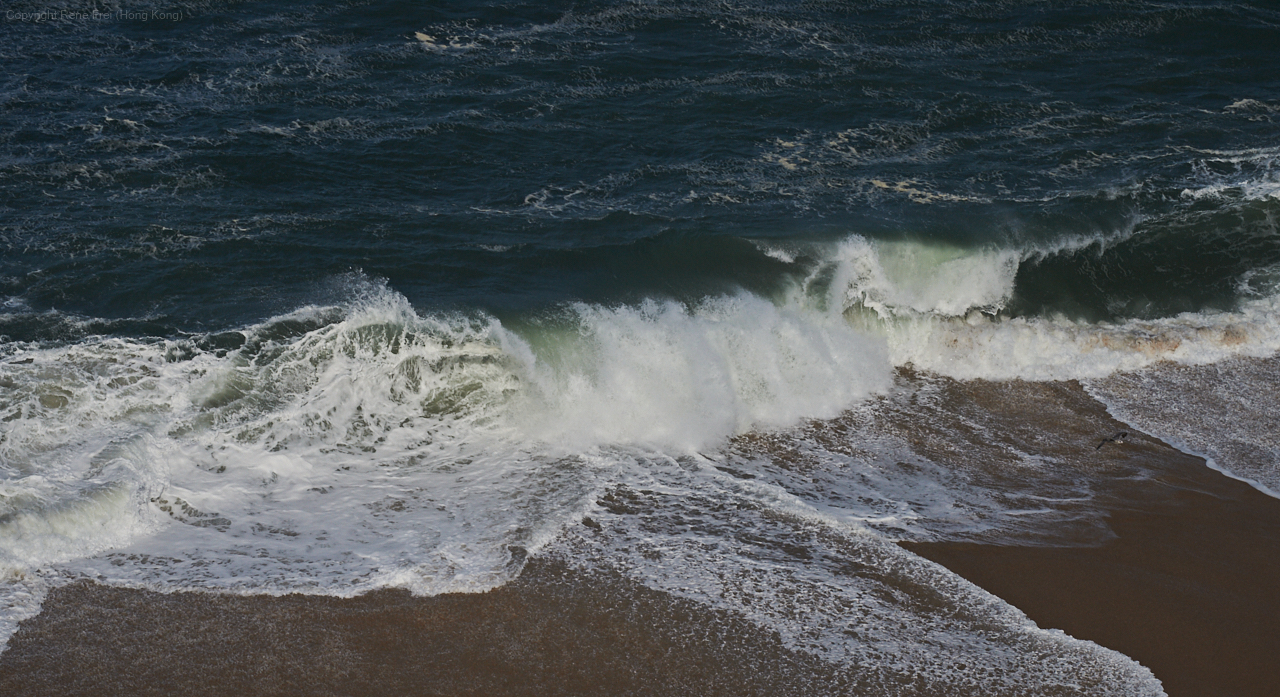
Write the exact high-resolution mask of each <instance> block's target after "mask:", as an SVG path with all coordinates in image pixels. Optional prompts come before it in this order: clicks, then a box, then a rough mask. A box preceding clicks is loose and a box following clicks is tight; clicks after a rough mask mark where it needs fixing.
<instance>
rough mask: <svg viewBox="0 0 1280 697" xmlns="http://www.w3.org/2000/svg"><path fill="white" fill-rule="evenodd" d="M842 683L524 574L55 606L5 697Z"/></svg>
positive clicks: (809, 663) (748, 689) (563, 576)
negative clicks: (429, 588)
mask: <svg viewBox="0 0 1280 697" xmlns="http://www.w3.org/2000/svg"><path fill="white" fill-rule="evenodd" d="M850 680H851V677H850V676H849V675H848V674H847V672H846V671H841V670H839V669H835V668H833V667H832V666H830V665H827V664H823V663H822V662H820V661H817V660H815V659H814V658H812V657H811V656H808V655H805V654H797V653H794V652H791V651H788V650H787V649H786V648H784V647H783V646H782V645H781V643H780V641H779V640H778V638H777V637H776V636H775V635H773V634H770V633H768V632H765V631H762V630H760V629H759V628H757V627H755V626H753V625H751V624H749V623H747V622H745V621H743V620H741V619H739V618H736V617H734V616H732V615H730V614H727V613H722V612H716V611H712V610H708V609H706V608H703V607H701V606H699V605H697V604H695V603H692V602H689V601H685V600H680V599H677V598H675V597H672V596H670V595H668V594H665V593H661V592H658V591H653V590H649V589H645V588H642V587H640V586H638V585H636V584H634V583H631V582H629V581H626V580H624V579H622V578H619V577H616V576H609V575H603V574H595V575H593V576H590V577H588V576H584V575H581V574H578V573H574V572H571V571H569V570H567V569H565V568H564V567H563V566H562V565H560V564H557V563H556V562H549V561H545V560H533V561H531V562H530V563H529V565H528V566H527V567H526V568H525V571H524V573H523V574H522V575H521V577H520V578H519V579H517V580H516V581H515V582H513V583H510V584H508V585H507V586H504V587H502V588H499V589H496V590H493V591H490V592H488V593H483V594H474V595H463V594H459V595H446V596H438V597H433V598H414V597H412V596H411V595H409V594H408V593H407V592H402V591H381V592H375V593H371V594H368V595H365V596H362V597H359V598H353V599H338V598H328V597H307V596H299V595H292V596H286V597H282V598H269V597H260V596H259V597H237V596H221V595H209V594H200V593H175V594H171V595H165V594H159V593H151V592H146V591H136V590H120V589H114V588H108V587H105V586H101V585H96V584H90V583H75V584H72V585H70V586H66V587H63V588H59V589H57V590H55V591H53V592H52V593H51V594H50V595H49V598H48V599H47V601H46V602H45V605H44V610H43V612H41V614H40V615H39V616H38V617H36V618H34V619H33V620H29V621H27V622H25V623H23V626H22V629H21V630H20V631H19V632H18V634H16V635H15V636H14V637H13V639H11V641H10V648H9V650H8V651H7V652H6V653H5V654H4V657H3V660H0V694H3V695H32V696H36V695H94V696H100V695H175V694H191V695H395V696H397V697H403V696H406V695H476V696H481V695H483V696H486V697H492V696H496V695H725V696H726V697H728V696H731V695H733V696H736V695H761V696H764V695H825V694H830V692H828V689H833V690H834V691H835V692H848V691H850V689H851V688H853V689H856V686H854V685H852V684H851V683H850Z"/></svg>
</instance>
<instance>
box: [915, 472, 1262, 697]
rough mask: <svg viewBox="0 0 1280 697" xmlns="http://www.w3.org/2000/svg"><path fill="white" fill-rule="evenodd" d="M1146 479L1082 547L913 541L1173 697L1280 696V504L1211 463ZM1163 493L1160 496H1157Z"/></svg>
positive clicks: (920, 549) (919, 550) (930, 556)
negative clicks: (1138, 502)
mask: <svg viewBox="0 0 1280 697" xmlns="http://www.w3.org/2000/svg"><path fill="white" fill-rule="evenodd" d="M1182 474H1183V475H1184V476H1183V477H1173V476H1171V477H1169V478H1167V479H1164V480H1162V481H1156V482H1150V483H1148V485H1149V486H1148V487H1143V488H1144V489H1146V491H1142V492H1141V493H1142V494H1143V495H1144V498H1145V497H1147V496H1150V495H1152V494H1158V493H1163V494H1164V496H1165V500H1164V501H1162V502H1161V503H1162V505H1160V506H1159V507H1158V508H1155V507H1150V502H1149V501H1144V502H1143V503H1145V504H1147V505H1144V506H1143V507H1140V508H1139V507H1134V508H1132V509H1125V508H1121V509H1118V510H1115V511H1113V512H1112V513H1111V515H1110V517H1109V524H1110V527H1111V529H1112V530H1113V531H1114V532H1115V533H1116V534H1117V535H1118V538H1117V539H1115V540H1113V541H1111V542H1109V543H1107V544H1105V545H1103V546H1101V547H1086V548H1056V547H1003V546H995V545H977V544H913V545H904V546H905V547H907V548H908V549H910V550H911V551H913V552H915V553H917V554H920V555H921V556H924V557H926V558H928V559H931V560H933V561H936V562H938V563H940V564H942V565H943V566H946V567H947V568H949V569H951V570H952V571H955V572H956V573H958V574H960V575H961V576H963V577H965V578H966V579H968V580H970V581H972V582H974V583H975V584H977V585H979V586H982V587H983V588H985V589H987V590H988V591H991V592H992V593H994V594H995V595H998V596H1000V597H1001V598H1003V599H1004V600H1006V601H1008V602H1009V603H1011V604H1013V605H1014V606H1016V607H1018V608H1019V609H1021V610H1022V611H1023V612H1025V613H1026V614H1027V615H1028V616H1029V617H1030V618H1031V619H1032V620H1034V621H1035V622H1036V624H1038V625H1040V626H1041V627H1054V628H1057V629H1061V630H1063V631H1065V632H1066V633H1068V634H1070V635H1071V636H1074V637H1076V638H1079V639H1089V640H1092V641H1095V642H1097V643H1099V644H1102V645H1103V646H1106V647H1108V648H1112V649H1115V650H1117V651H1119V652H1121V653H1124V654H1126V655H1128V656H1130V657H1132V658H1134V659H1136V660H1137V661H1138V662H1139V663H1142V664H1143V665H1145V666H1147V667H1148V668H1150V669H1151V671H1152V672H1153V673H1155V675H1156V677H1157V678H1159V679H1160V680H1161V681H1162V682H1163V683H1164V687H1165V691H1166V692H1167V693H1168V694H1169V695H1170V697H1197V696H1198V697H1217V696H1221V697H1246V696H1256V697H1269V696H1272V695H1275V694H1277V690H1278V689H1280V688H1278V687H1277V686H1280V593H1277V592H1276V591H1277V589H1280V501H1276V500H1275V499H1272V498H1270V497H1267V496H1265V495H1263V494H1261V493H1258V492H1257V491H1255V490H1254V489H1252V488H1251V487H1249V486H1248V485H1245V484H1243V483H1240V482H1237V481H1235V480H1231V479H1228V478H1226V477H1224V476H1221V475H1219V474H1217V473H1216V472H1213V471H1211V470H1208V469H1207V468H1206V469H1205V470H1204V471H1203V472H1196V471H1194V470H1191V471H1185V472H1183V473H1182ZM1153 488H1155V489H1157V490H1153ZM1158 489H1163V492H1160V491H1158Z"/></svg>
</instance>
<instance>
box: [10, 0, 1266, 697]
mask: <svg viewBox="0 0 1280 697" xmlns="http://www.w3.org/2000/svg"><path fill="white" fill-rule="evenodd" d="M13 8H14V9H13V10H12V11H10V10H6V12H8V14H7V15H6V18H5V21H4V24H3V31H4V33H5V39H6V40H5V41H4V42H0V43H2V44H3V45H2V46H0V61H3V64H4V66H5V68H6V69H5V71H4V76H3V78H0V192H3V194H2V196H0V250H2V252H0V478H2V480H0V574H3V576H4V581H3V582H0V583H3V585H4V589H5V590H4V591H3V592H4V594H5V597H6V598H7V600H6V605H5V609H4V610H3V615H4V616H3V621H4V623H5V626H6V627H7V628H8V629H7V630H6V632H11V631H12V630H13V628H14V627H15V626H16V622H17V621H18V620H20V619H21V618H23V617H25V616H29V615H30V614H32V613H34V612H36V611H38V607H39V601H40V598H41V597H42V595H43V593H44V592H45V591H46V590H47V588H48V587H50V585H52V584H61V583H65V582H67V581H68V580H71V579H76V578H84V577H88V578H94V579H98V580H100V581H102V582H106V583H113V584H121V585H127V586H146V587H155V588H163V589H174V588H200V589H211V590H225V591H237V592H256V593H284V592H293V591H301V592H308V593H323V594H336V595H350V594H354V593H359V592H362V591H365V590H369V589H372V588H379V587H387V586H395V587H406V588H410V589H412V590H414V591H415V592H420V593H440V592H446V591H459V590H461V591H468V590H482V589H485V588H490V587H493V586H494V585H497V584H501V583H504V582H505V581H507V580H508V579H510V578H512V576H513V575H514V574H517V573H518V572H519V570H520V568H521V566H522V565H523V563H524V560H525V559H527V558H528V556H529V555H531V554H539V553H546V554H551V553H554V554H557V555H565V556H567V558H570V559H573V560H575V561H574V562H573V563H576V564H582V565H587V566H592V565H596V566H608V567H609V568H613V569H621V570H623V572H624V573H626V574H629V575H631V576H632V577H634V578H636V579H638V580H640V581H642V582H644V583H646V584H649V585H651V586H653V587H656V588H661V589H663V590H668V591H671V592H675V593H680V594H684V595H686V596H687V597H689V598H692V599H694V600H697V601H699V602H703V603H707V604H711V605H714V606H717V607H724V608H727V609H731V610H733V611H736V612H741V613H743V614H744V615H745V616H747V617H749V618H750V619H751V620H752V621H753V622H757V623H759V624H760V625H761V626H765V627H769V628H771V629H774V630H776V631H778V632H779V633H780V636H782V637H783V639H784V641H785V642H787V643H788V645H789V646H790V647H791V648H795V649H799V650H804V651H811V652H813V653H814V654H815V655H820V656H822V657H823V658H824V659H826V660H831V661H835V662H841V663H844V664H856V665H859V666H867V667H868V668H867V670H873V671H881V672H882V673H883V674H884V675H885V676H888V677H886V678H885V681H884V682H883V683H877V684H883V685H884V686H885V687H884V689H885V691H886V692H887V693H891V692H894V691H895V690H897V689H899V688H900V687H902V686H903V685H908V684H910V685H916V686H919V685H925V686H927V687H928V689H930V690H933V691H936V692H939V693H950V692H956V691H963V690H965V689H969V688H968V687H966V686H967V685H968V686H971V685H986V686H995V687H994V688H992V689H995V690H996V691H1004V692H1010V693H1013V692H1023V691H1033V692H1034V691H1037V690H1038V691H1039V692H1037V693H1038V694H1048V693H1050V692H1053V691H1055V690H1056V691H1057V692H1061V693H1063V694H1075V693H1077V692H1087V693H1090V694H1093V693H1096V691H1097V690H1101V689H1104V688H1105V689H1111V690H1113V691H1115V693H1116V694H1144V693H1159V691H1160V687H1159V683H1158V682H1156V681H1155V680H1154V678H1152V677H1151V675H1150V673H1149V672H1148V671H1146V669H1145V668H1142V667H1141V666H1139V665H1137V664H1136V663H1134V662H1132V661H1130V660H1129V659H1127V658H1125V657H1123V656H1121V655H1119V654H1115V653H1113V652H1110V651H1108V650H1106V649H1103V648H1101V647H1098V646H1096V645H1093V644H1090V643H1087V642H1079V641H1076V640H1074V639H1071V638H1070V637H1067V636H1065V635H1062V634H1061V633H1054V632H1051V631H1045V630H1040V629H1038V628H1036V627H1035V626H1034V625H1032V624H1030V623H1029V622H1028V621H1027V620H1026V619H1025V618H1024V617H1022V616H1021V615H1020V613H1018V612H1017V611H1016V610H1013V609H1012V608H1010V607H1009V606H1007V605H1005V604H1003V603H1002V602H1001V601H999V600H998V599H995V598H993V597H991V596H988V595H986V594H985V593H983V592H982V591H980V590H978V589H976V588H974V587H973V586H970V585H968V584H967V583H965V582H963V581H961V580H960V579H958V578H957V577H955V576H953V575H951V574H950V573H949V572H947V571H945V570H943V569H941V568H940V567H937V566H935V565H932V564H930V563H928V562H925V561H923V560H921V559H919V558H917V557H915V556H913V555H911V554H910V553H908V552H906V551H904V550H902V549H901V548H899V547H897V546H896V545H894V544H893V542H894V541H898V540H922V539H980V540H988V541H1001V540H1003V541H1011V540H1017V541H1020V542H1022V543H1045V544H1050V543H1051V544H1087V543H1094V542H1097V541H1099V540H1101V539H1104V538H1105V536H1106V530H1105V524H1104V523H1102V522H1100V518H1099V515H1098V513H1097V511H1098V510H1100V506H1101V504H1099V503H1098V502H1096V501H1094V498H1093V496H1094V489H1095V488H1096V487H1093V486H1092V485H1091V483H1090V481H1091V480H1090V477H1099V476H1105V474H1104V473H1100V471H1099V470H1098V469H1097V468H1093V469H1090V470H1088V471H1085V470H1086V469H1087V468H1082V467H1081V466H1080V462H1079V461H1077V459H1076V456H1074V455H1072V454H1071V453H1072V452H1074V451H1072V450H1071V448H1074V447H1077V446H1078V445H1079V443H1078V442H1077V441H1083V442H1085V443H1088V442H1091V441H1092V439H1093V438H1094V434H1083V433H1081V434H1076V435H1074V436H1072V437H1071V438H1075V440H1071V438H1068V437H1067V436H1046V440H1044V442H1042V443H1039V444H1038V445H1037V446H1036V448H1037V449H1036V450H1035V451H1022V450H1016V449H1013V450H1011V449H1010V448H1008V447H1005V448H1004V449H1003V450H999V449H997V450H998V452H997V451H996V450H991V449H989V448H988V449H985V450H984V449H983V448H987V446H985V445H982V443H984V442H986V440H990V439H985V437H975V436H974V435H973V434H975V433H977V434H979V436H981V434H983V433H996V432H995V431H991V430H987V431H984V430H983V429H996V428H999V429H1005V430H1007V429H1008V428H1010V422H1008V421H1007V420H1006V421H999V423H997V422H996V421H992V420H991V419H993V418H995V417H989V416H981V415H980V414H978V413H977V412H972V411H971V408H972V405H973V404H980V403H982V400H983V399H991V400H995V403H999V402H1000V401H1001V400H1005V401H1009V400H1016V399H1019V397H1018V396H1017V395H1019V394H1024V393H1023V392H1018V391H1017V390H1032V391H1033V392H1034V391H1035V390H1037V389H1042V388H1040V387H1034V384H1041V385H1050V386H1051V385H1055V384H1060V383H1061V381H1071V380H1082V381H1085V387H1086V390H1087V392H1088V394H1089V395H1092V396H1093V397H1094V398H1096V399H1098V400H1100V401H1101V402H1102V403H1103V404H1104V405H1106V407H1107V408H1108V409H1109V410H1110V413H1111V414H1112V416H1115V417H1116V418H1119V419H1121V420H1122V421H1124V422H1126V423H1128V424H1131V425H1132V426H1134V427H1136V428H1138V429H1141V430H1142V431H1145V432H1147V433H1151V434H1154V435H1156V436H1159V437H1161V438H1164V439H1165V440H1166V441H1168V442H1170V443H1173V444H1174V445H1177V446H1178V447H1182V448H1184V449H1186V450H1188V451H1191V452H1196V453H1200V454H1204V455H1206V456H1208V457H1209V458H1210V462H1211V464H1212V466H1214V467H1217V468H1219V469H1221V470H1223V471H1225V472H1227V473H1228V474H1230V475H1232V476H1235V477H1238V478H1242V479H1245V480H1246V481H1249V482H1251V483H1253V484H1254V485H1255V486H1257V487H1258V488H1259V489H1262V490H1263V491H1268V492H1274V491H1277V490H1280V470H1277V469H1276V457H1275V455H1276V452H1277V446H1276V443H1275V442H1274V433H1273V432H1274V431H1275V428H1274V425H1275V423H1276V421H1275V414H1274V409H1273V408H1272V407H1271V406H1270V405H1269V404H1268V403H1267V398H1266V396H1267V395H1269V394H1271V393H1272V392H1273V391H1274V386H1275V384H1276V383H1275V368H1274V365H1275V363H1274V361H1273V360H1269V359H1268V357H1270V356H1273V355H1274V354H1275V353H1276V351H1277V349H1280V300H1278V299H1277V296H1278V293H1280V234H1278V233H1277V216H1278V215H1280V171H1277V170H1278V163H1280V140H1277V137H1276V123H1277V120H1280V79H1278V78H1277V76H1276V75H1277V74H1276V72H1275V70H1274V47H1275V46H1276V45H1280V12H1277V11H1276V10H1275V9H1274V8H1273V7H1271V6H1270V5H1269V4H1267V3H1261V2H1255V3H1248V2H1196V3H1191V2H1174V1H1170V2H1120V3H1116V2H1108V3H1090V2H1074V3H1038V2H1008V3H998V4H992V3H969V2H907V1H901V2H894V1H886V2H873V3H838V2H813V3H800V4H791V3H787V4H773V3H768V2H746V3H736V4H726V3H719V2H716V3H712V2H700V1H694V2H680V3H665V2H618V3H550V4H548V3H540V4H535V5H529V4H520V3H481V2H455V3H444V4H441V3H432V4H424V3H404V2H400V3H397V2H350V3H337V4H335V3H278V2H244V3H238V4H233V5H229V6H224V5H221V4H217V3H177V4H172V5H169V4H166V5H161V4H147V3H141V4H136V7H135V6H133V5H131V6H130V7H129V8H117V7H114V6H112V7H110V8H96V9H97V10H100V12H99V14H88V15H85V14H83V11H85V8H84V7H82V6H81V5H79V4H77V3H75V2H70V1H66V2H61V3H59V2H54V3H40V4H36V3H14V4H13ZM126 10H127V11H126ZM77 13H79V14H77ZM175 13H176V14H175ZM143 15H145V16H146V21H143V20H142V19H141V17H142V16H143ZM1010 380H1023V381H1032V383H1033V384H1032V386H1027V385H1026V383H1018V384H1019V385H1022V387H1019V388H1017V390H1015V391H1014V392H1010V393H1008V394H1005V393H999V390H1000V389H1003V388H999V387H998V386H999V385H1002V384H1012V383H1005V382H1002V381H1010ZM956 381H960V382H956ZM972 381H996V382H994V383H975V382H972ZM978 384H983V385H986V384H993V385H996V386H997V387H993V388H990V389H994V390H997V393H994V394H995V396H992V395H991V394H987V393H986V392H982V390H986V389H988V388H985V387H984V388H981V389H979V388H977V387H974V388H972V390H977V391H972V390H971V391H970V392H965V390H970V389H971V388H967V387H963V386H964V385H978ZM957 386H959V387H957ZM1044 389H1050V388H1047V387H1046V388H1044ZM1053 389H1056V388H1053ZM1072 394H1075V393H1072ZM956 395H960V396H956ZM982 395H987V396H985V397H984V396H982ZM1064 399H1065V398H1064ZM1072 399H1074V397H1072ZM975 400H976V401H975ZM983 413H985V412H983ZM1002 418H1003V417H1002ZM997 421H998V420H997ZM1028 423H1033V420H1031V419H1030V417H1028ZM1047 423H1048V422H1047V421H1034V423H1033V425H1034V427H1035V428H1042V427H1043V428H1047V426H1046V424H1047ZM983 424H985V425H983ZM975 429H976V430H975ZM1224 429H1225V431H1224ZM1224 432H1229V433H1228V437H1226V438H1215V437H1210V436H1209V435H1207V434H1209V433H1214V434H1221V433H1224ZM1103 435H1105V434H1103ZM1055 439H1057V440H1055ZM966 443H968V444H969V445H966ZM1002 447H1003V446H1002ZM993 453H994V454H993ZM797 458H798V459H797ZM797 462H801V463H808V464H805V465H804V466H796V465H795V463H797ZM975 462H982V463H985V464H984V466H983V467H980V468H977V469H975V467H976V465H975ZM993 463H994V464H993ZM1125 476H1141V473H1140V472H1138V473H1134V472H1127V473H1126V474H1125ZM584 521H586V522H589V523H590V525H587V526H585V528H584V526H582V525H579V524H580V523H582V522H584ZM584 529H585V530H586V532H584ZM592 531H595V532H592ZM597 533H599V534H597ZM606 533H607V534H606ZM851 616H856V617H858V618H859V622H858V623H857V628H856V631H854V630H849V617H851ZM921 618H925V619H927V620H928V621H921ZM978 655H981V656H982V658H975V656H978ZM1046 656H1050V657H1051V658H1049V659H1046V658H1045V657H1046ZM958 664H963V665H967V666H977V667H973V668H972V669H971V670H957V669H956V668H955V666H956V665H958ZM873 667H874V668H873ZM877 674H880V673H877ZM894 685H897V686H898V687H893V686H894ZM902 689H905V688H902Z"/></svg>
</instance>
